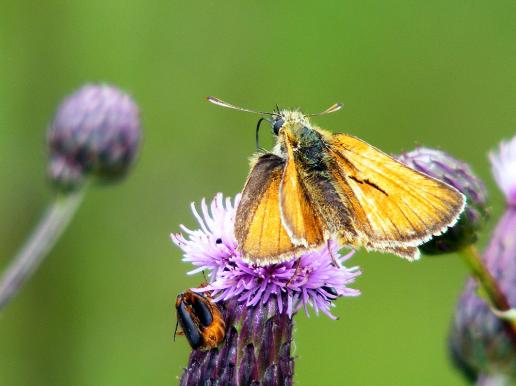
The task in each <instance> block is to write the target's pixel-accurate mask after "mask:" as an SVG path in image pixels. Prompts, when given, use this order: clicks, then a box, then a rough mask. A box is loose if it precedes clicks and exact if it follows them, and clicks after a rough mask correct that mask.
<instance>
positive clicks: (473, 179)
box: [398, 147, 488, 255]
mask: <svg viewBox="0 0 516 386" xmlns="http://www.w3.org/2000/svg"><path fill="white" fill-rule="evenodd" d="M398 160H399V161H401V162H403V163H404V164H406V165H407V166H410V167H411V168H413V169H415V170H417V171H419V172H422V173H425V174H426V175H428V176H430V177H433V178H436V179H438V180H441V181H443V182H446V183H447V184H449V185H451V186H453V187H454V188H456V189H457V190H459V191H460V192H461V193H463V194H464V195H465V196H466V198H467V203H466V208H465V209H464V212H463V213H462V214H461V216H460V218H459V221H457V223H456V224H455V225H454V226H453V227H451V228H449V229H448V230H447V231H446V232H445V233H444V234H442V235H440V236H436V237H434V238H432V239H431V240H430V241H428V242H427V243H425V244H423V245H421V246H420V247H419V248H420V250H421V252H423V253H426V254H429V255H437V254H442V253H449V252H455V251H458V250H460V249H461V248H463V247H464V246H466V245H469V244H473V243H474V242H475V241H476V240H477V237H478V235H477V234H478V231H479V230H480V228H481V227H482V225H483V224H484V223H485V220H486V219H487V218H488V209H487V190H486V188H485V186H484V183H483V182H482V181H481V180H480V179H479V178H478V177H477V176H475V174H474V173H473V171H472V170H471V168H470V166H469V165H468V164H467V163H465V162H462V161H459V160H457V159H455V158H453V157H452V156H451V155H449V154H447V153H445V152H443V151H441V150H436V149H431V148H427V147H418V148H416V149H414V150H412V151H409V152H407V153H403V154H401V155H400V156H398Z"/></svg>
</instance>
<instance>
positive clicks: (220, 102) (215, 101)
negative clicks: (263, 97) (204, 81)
mask: <svg viewBox="0 0 516 386" xmlns="http://www.w3.org/2000/svg"><path fill="white" fill-rule="evenodd" d="M206 99H207V100H208V102H210V103H213V104H214V105H217V106H221V107H226V108H228V109H233V110H238V111H245V112H248V113H254V114H265V115H277V114H275V113H269V112H265V111H256V110H250V109H246V108H243V107H239V106H235V105H232V104H231V103H228V102H224V101H223V100H222V99H219V98H216V97H213V96H209V97H206Z"/></svg>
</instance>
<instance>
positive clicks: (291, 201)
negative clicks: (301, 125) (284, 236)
mask: <svg viewBox="0 0 516 386" xmlns="http://www.w3.org/2000/svg"><path fill="white" fill-rule="evenodd" d="M284 143H285V145H286V147H287V160H286V164H285V168H284V171H283V176H282V179H281V184H280V214H281V220H282V224H283V226H284V227H285V229H286V231H287V233H288V235H289V237H290V239H291V241H292V242H293V243H294V244H295V245H303V246H304V247H306V248H312V247H316V246H319V245H321V244H322V243H323V242H324V241H325V235H324V233H325V232H324V229H325V226H324V224H323V222H322V221H321V219H319V217H318V212H317V211H316V210H315V208H314V202H313V201H312V200H311V199H310V197H309V195H308V194H309V192H308V191H307V188H306V185H305V184H303V182H302V180H301V177H300V176H299V171H298V168H297V167H296V159H295V158H294V152H293V150H292V146H291V144H290V142H288V141H287V140H286V141H285V142H284Z"/></svg>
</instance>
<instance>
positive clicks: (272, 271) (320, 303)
mask: <svg viewBox="0 0 516 386" xmlns="http://www.w3.org/2000/svg"><path fill="white" fill-rule="evenodd" d="M239 200H240V195H237V196H236V197H235V199H234V201H233V202H231V199H229V198H226V199H224V198H223V196H222V194H220V193H219V194H217V195H216V196H215V198H214V200H213V201H212V202H211V204H210V205H209V207H208V205H207V204H206V202H205V200H202V202H201V213H202V216H201V214H199V212H198V211H197V209H196V208H195V205H194V204H192V211H193V213H194V216H195V217H196V219H197V221H198V223H199V226H200V229H196V230H190V229H188V228H186V227H185V226H183V225H181V229H182V230H183V231H184V232H185V233H186V234H187V237H185V236H183V235H182V234H173V235H171V237H172V241H173V242H174V243H175V244H176V245H177V246H179V247H180V248H181V249H182V250H183V252H184V258H183V261H188V262H191V263H192V264H193V265H195V266H197V268H196V269H194V270H192V271H190V272H189V274H194V273H197V272H200V271H203V270H208V271H210V280H209V283H208V285H207V286H206V287H204V288H201V289H197V290H198V291H211V293H212V296H213V298H214V301H216V302H218V301H228V300H230V299H234V298H236V299H237V300H238V302H240V303H242V304H244V305H246V306H249V307H252V306H255V305H258V304H259V303H260V302H263V303H265V302H268V301H269V300H270V299H271V300H273V301H275V302H276V303H277V307H278V310H279V312H280V313H282V312H286V313H287V314H288V315H289V317H292V315H293V314H295V313H296V312H297V311H298V310H299V309H300V308H304V309H305V312H306V313H307V314H308V306H310V307H312V308H313V309H314V310H315V312H316V314H318V313H319V311H321V312H323V313H324V314H326V315H328V316H329V317H331V318H333V319H334V318H335V317H334V316H333V315H332V314H331V312H330V309H331V308H332V307H334V304H333V301H334V300H335V299H336V298H338V297H341V296H358V295H359V294H360V292H359V291H358V290H356V289H351V288H348V287H347V286H348V285H349V284H351V283H353V282H354V281H355V278H356V277H357V276H358V275H360V271H359V269H358V267H351V268H346V267H345V266H343V262H344V261H346V260H347V259H348V258H350V257H351V256H352V255H353V253H354V252H353V251H351V252H350V253H348V254H346V255H343V256H342V255H340V254H339V251H338V250H339V248H338V245H337V244H336V243H335V242H330V243H329V245H328V246H326V245H325V246H323V247H321V248H319V249H318V250H314V251H309V252H306V253H304V254H302V255H301V256H300V257H299V260H298V259H293V260H291V261H288V262H283V263H276V264H270V265H267V266H258V265H255V264H249V263H246V262H245V261H244V260H242V258H241V256H240V254H239V252H238V251H237V242H236V239H235V236H234V228H233V227H234V220H235V214H236V207H237V206H238V202H239ZM330 249H331V254H330ZM332 256H333V257H334V258H335V261H336V262H337V263H338V266H335V265H334V264H333V261H332Z"/></svg>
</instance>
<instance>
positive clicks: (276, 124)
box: [272, 118, 285, 135]
mask: <svg viewBox="0 0 516 386" xmlns="http://www.w3.org/2000/svg"><path fill="white" fill-rule="evenodd" d="M284 123H285V121H284V120H283V118H278V119H276V120H275V121H274V123H273V124H272V131H273V132H274V135H278V133H279V130H280V129H281V126H283V124H284Z"/></svg>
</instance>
